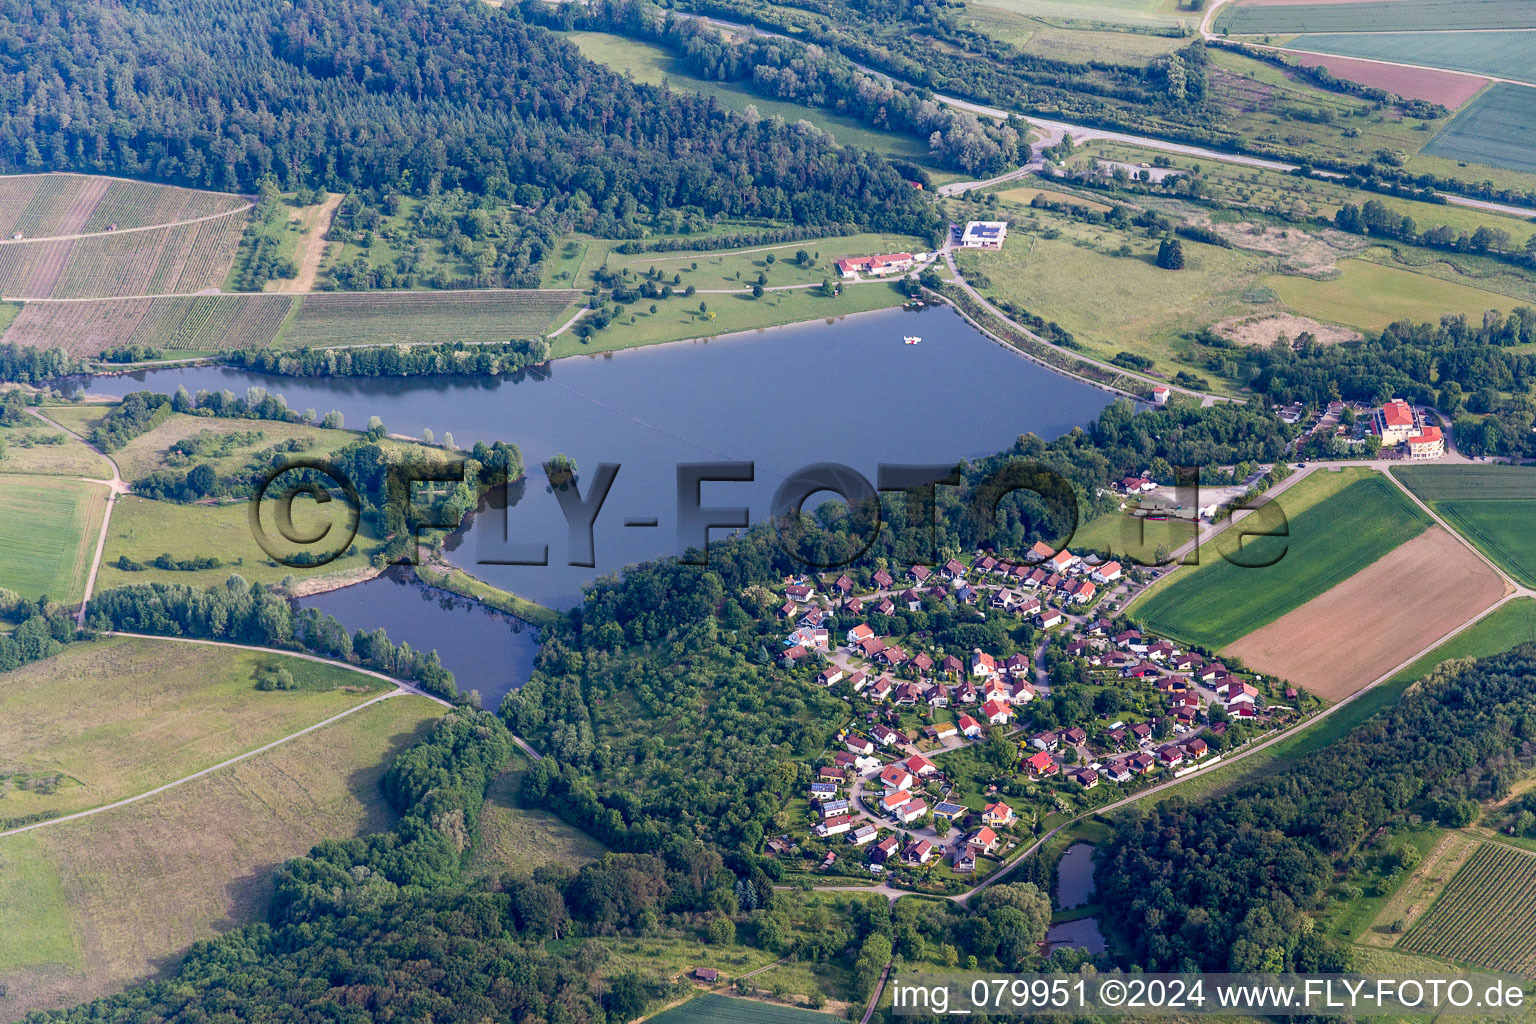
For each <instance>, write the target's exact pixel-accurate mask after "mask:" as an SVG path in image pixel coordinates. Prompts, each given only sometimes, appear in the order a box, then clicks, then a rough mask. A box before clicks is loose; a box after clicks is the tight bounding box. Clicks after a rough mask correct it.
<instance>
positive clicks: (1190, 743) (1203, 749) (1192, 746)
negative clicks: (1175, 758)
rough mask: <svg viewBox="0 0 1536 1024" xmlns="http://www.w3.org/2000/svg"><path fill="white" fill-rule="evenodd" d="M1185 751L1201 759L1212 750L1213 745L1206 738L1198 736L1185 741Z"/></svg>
mask: <svg viewBox="0 0 1536 1024" xmlns="http://www.w3.org/2000/svg"><path fill="white" fill-rule="evenodd" d="M1184 752H1185V753H1187V754H1188V755H1189V756H1190V757H1192V758H1195V759H1196V760H1199V759H1200V758H1202V757H1204V756H1205V755H1206V754H1209V753H1210V752H1211V747H1210V744H1208V743H1206V742H1205V740H1203V739H1201V738H1200V737H1199V736H1196V737H1194V738H1193V739H1190V740H1187V741H1186V742H1185V743H1184Z"/></svg>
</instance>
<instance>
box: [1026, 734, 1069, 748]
mask: <svg viewBox="0 0 1536 1024" xmlns="http://www.w3.org/2000/svg"><path fill="white" fill-rule="evenodd" d="M1029 745H1030V746H1032V747H1034V748H1035V749H1036V750H1055V749H1056V748H1057V747H1059V746H1060V745H1061V734H1060V733H1058V732H1057V731H1056V730H1055V729H1047V730H1046V731H1045V732H1037V733H1035V734H1034V735H1033V736H1031V737H1030V738H1029Z"/></svg>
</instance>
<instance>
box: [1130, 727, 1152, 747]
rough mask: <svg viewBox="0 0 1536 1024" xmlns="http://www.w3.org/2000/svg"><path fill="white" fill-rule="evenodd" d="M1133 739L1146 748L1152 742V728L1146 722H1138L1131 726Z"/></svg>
mask: <svg viewBox="0 0 1536 1024" xmlns="http://www.w3.org/2000/svg"><path fill="white" fill-rule="evenodd" d="M1131 738H1132V739H1134V740H1135V741H1136V742H1137V744H1139V745H1140V746H1143V747H1144V746H1146V745H1147V744H1148V743H1151V742H1152V727H1151V726H1150V725H1148V724H1147V723H1146V722H1137V723H1136V724H1135V725H1133V726H1131Z"/></svg>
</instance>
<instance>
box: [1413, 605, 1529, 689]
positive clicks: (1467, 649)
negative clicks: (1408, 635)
mask: <svg viewBox="0 0 1536 1024" xmlns="http://www.w3.org/2000/svg"><path fill="white" fill-rule="evenodd" d="M1533 640H1536V598H1530V597H1517V598H1515V599H1514V600H1513V601H1508V602H1506V603H1505V604H1503V605H1500V606H1499V608H1498V609H1497V610H1496V611H1494V612H1493V613H1492V614H1491V615H1487V616H1484V617H1483V618H1481V619H1479V620H1478V621H1477V622H1475V623H1473V624H1472V625H1471V626H1468V627H1467V628H1466V629H1464V630H1462V631H1461V632H1460V633H1457V634H1456V635H1455V636H1453V637H1451V638H1450V639H1449V640H1447V641H1446V642H1445V643H1443V644H1441V645H1440V646H1439V647H1436V648H1435V649H1434V650H1433V651H1430V652H1429V653H1428V654H1426V655H1424V657H1422V658H1420V659H1419V660H1418V661H1416V662H1414V663H1413V664H1412V665H1409V666H1408V667H1407V668H1405V669H1403V670H1402V671H1401V672H1398V673H1396V674H1395V675H1393V676H1392V679H1391V682H1394V683H1396V682H1414V681H1416V680H1419V679H1423V678H1424V677H1425V676H1427V675H1429V674H1430V673H1431V672H1433V671H1434V670H1435V668H1436V667H1437V666H1438V665H1439V664H1440V663H1441V662H1444V661H1449V660H1451V659H1452V658H1486V657H1489V656H1490V655H1494V654H1503V653H1504V652H1505V651H1508V650H1512V649H1514V648H1516V647H1518V646H1520V645H1521V644H1524V643H1530V642H1531V641H1533Z"/></svg>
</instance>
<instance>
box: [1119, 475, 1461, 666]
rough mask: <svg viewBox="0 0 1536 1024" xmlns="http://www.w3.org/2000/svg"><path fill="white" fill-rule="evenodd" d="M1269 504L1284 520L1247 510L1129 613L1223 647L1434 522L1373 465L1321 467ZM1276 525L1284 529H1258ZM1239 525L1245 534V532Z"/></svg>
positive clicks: (1155, 627) (1171, 631)
mask: <svg viewBox="0 0 1536 1024" xmlns="http://www.w3.org/2000/svg"><path fill="white" fill-rule="evenodd" d="M1341 485H1342V486H1341ZM1325 494H1326V495H1327V496H1326V497H1325V498H1323V497H1322V496H1323V495H1325ZM1319 499H1321V500H1319ZM1265 504H1266V505H1271V504H1272V505H1275V506H1276V507H1278V509H1279V510H1280V512H1282V513H1284V523H1283V524H1282V522H1281V521H1280V520H1279V519H1278V517H1277V516H1276V514H1275V513H1274V512H1263V511H1258V512H1253V513H1250V514H1249V515H1248V516H1247V517H1246V518H1245V519H1243V520H1240V521H1239V522H1238V523H1237V524H1235V525H1234V526H1233V527H1231V528H1229V529H1228V530H1227V531H1226V532H1225V533H1224V534H1222V535H1220V536H1219V537H1218V539H1217V541H1216V542H1215V544H1208V545H1205V546H1204V548H1203V550H1202V552H1201V564H1200V565H1199V566H1197V567H1192V568H1186V569H1179V570H1176V571H1175V572H1174V573H1172V574H1171V575H1170V576H1168V577H1167V579H1166V580H1165V581H1163V582H1162V583H1160V584H1159V585H1158V586H1156V587H1154V588H1152V589H1151V590H1149V591H1148V592H1147V595H1146V596H1145V597H1144V598H1142V599H1141V600H1139V601H1137V602H1136V603H1135V604H1134V605H1132V606H1131V611H1130V614H1131V615H1132V616H1134V617H1135V618H1138V619H1140V620H1141V621H1143V622H1144V623H1145V624H1146V625H1147V626H1148V627H1149V628H1151V629H1152V630H1154V631H1156V632H1159V633H1165V634H1167V635H1169V636H1173V637H1177V638H1179V639H1182V640H1186V641H1189V642H1193V643H1198V644H1204V645H1206V646H1209V647H1226V646H1227V645H1228V644H1231V643H1233V642H1235V641H1236V640H1238V639H1239V638H1241V637H1243V636H1246V635H1247V634H1249V633H1251V632H1253V631H1254V630H1256V629H1259V628H1261V627H1263V626H1266V625H1268V624H1269V623H1271V622H1274V621H1275V620H1276V619H1278V618H1280V617H1281V616H1282V615H1284V614H1286V613H1287V612H1290V611H1292V610H1294V609H1296V608H1300V607H1301V606H1302V605H1304V604H1306V603H1307V602H1308V601H1310V600H1312V599H1313V598H1315V597H1318V596H1319V595H1321V594H1324V593H1326V592H1327V591H1328V590H1330V589H1332V588H1333V587H1335V586H1337V585H1338V584H1340V583H1342V582H1343V581H1345V580H1347V579H1349V578H1350V577H1351V576H1353V575H1354V574H1355V573H1357V572H1359V571H1360V570H1361V569H1364V568H1365V567H1366V566H1368V565H1370V564H1371V563H1373V562H1375V561H1376V560H1377V559H1379V558H1381V557H1382V556H1384V555H1386V554H1387V553H1388V552H1390V551H1392V550H1393V549H1395V548H1397V547H1398V546H1400V545H1402V544H1404V543H1406V542H1407V541H1409V540H1412V539H1413V538H1414V537H1416V536H1418V535H1419V534H1421V533H1423V532H1424V530H1425V529H1426V528H1427V527H1428V526H1429V524H1430V520H1429V517H1427V516H1425V515H1424V514H1423V513H1422V512H1421V511H1419V509H1418V507H1417V506H1415V505H1413V504H1412V503H1411V502H1410V501H1409V500H1408V499H1407V498H1406V497H1404V496H1403V494H1402V493H1401V492H1400V491H1399V490H1398V489H1397V488H1396V487H1395V486H1394V485H1393V484H1392V483H1391V482H1390V481H1388V480H1385V479H1383V478H1381V477H1380V476H1379V475H1377V474H1374V473H1369V472H1367V473H1363V474H1348V473H1341V474H1338V475H1335V474H1333V473H1329V472H1327V471H1323V470H1317V471H1314V472H1313V473H1312V474H1311V475H1310V476H1309V477H1308V478H1307V479H1305V480H1303V481H1301V482H1300V483H1298V484H1296V485H1294V486H1292V487H1290V488H1288V489H1287V490H1286V491H1284V492H1282V493H1281V494H1279V495H1277V496H1276V497H1275V498H1274V499H1272V501H1271V502H1266V503H1265ZM1282 525H1283V527H1284V528H1285V529H1286V530H1287V531H1288V533H1286V534H1284V535H1280V536H1265V535H1264V534H1266V533H1270V532H1272V531H1278V530H1280V529H1281V528H1282ZM1245 531H1248V532H1249V533H1250V534H1251V535H1250V536H1248V537H1247V538H1246V540H1243V539H1242V538H1241V537H1240V535H1241V534H1242V533H1244V532H1245ZM1239 544H1240V545H1241V548H1240V550H1239V549H1238V548H1237V545H1239ZM1213 547H1214V548H1217V549H1218V550H1219V551H1221V552H1224V553H1226V554H1227V555H1229V556H1230V557H1232V558H1239V559H1242V560H1244V561H1246V562H1248V563H1249V564H1250V565H1262V564H1263V563H1265V562H1271V563H1272V564H1269V565H1264V566H1263V567H1262V568H1245V567H1243V566H1240V565H1234V564H1233V563H1232V562H1230V561H1228V560H1227V559H1226V558H1223V557H1221V556H1220V555H1219V554H1218V551H1216V550H1211V549H1212V548H1213Z"/></svg>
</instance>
